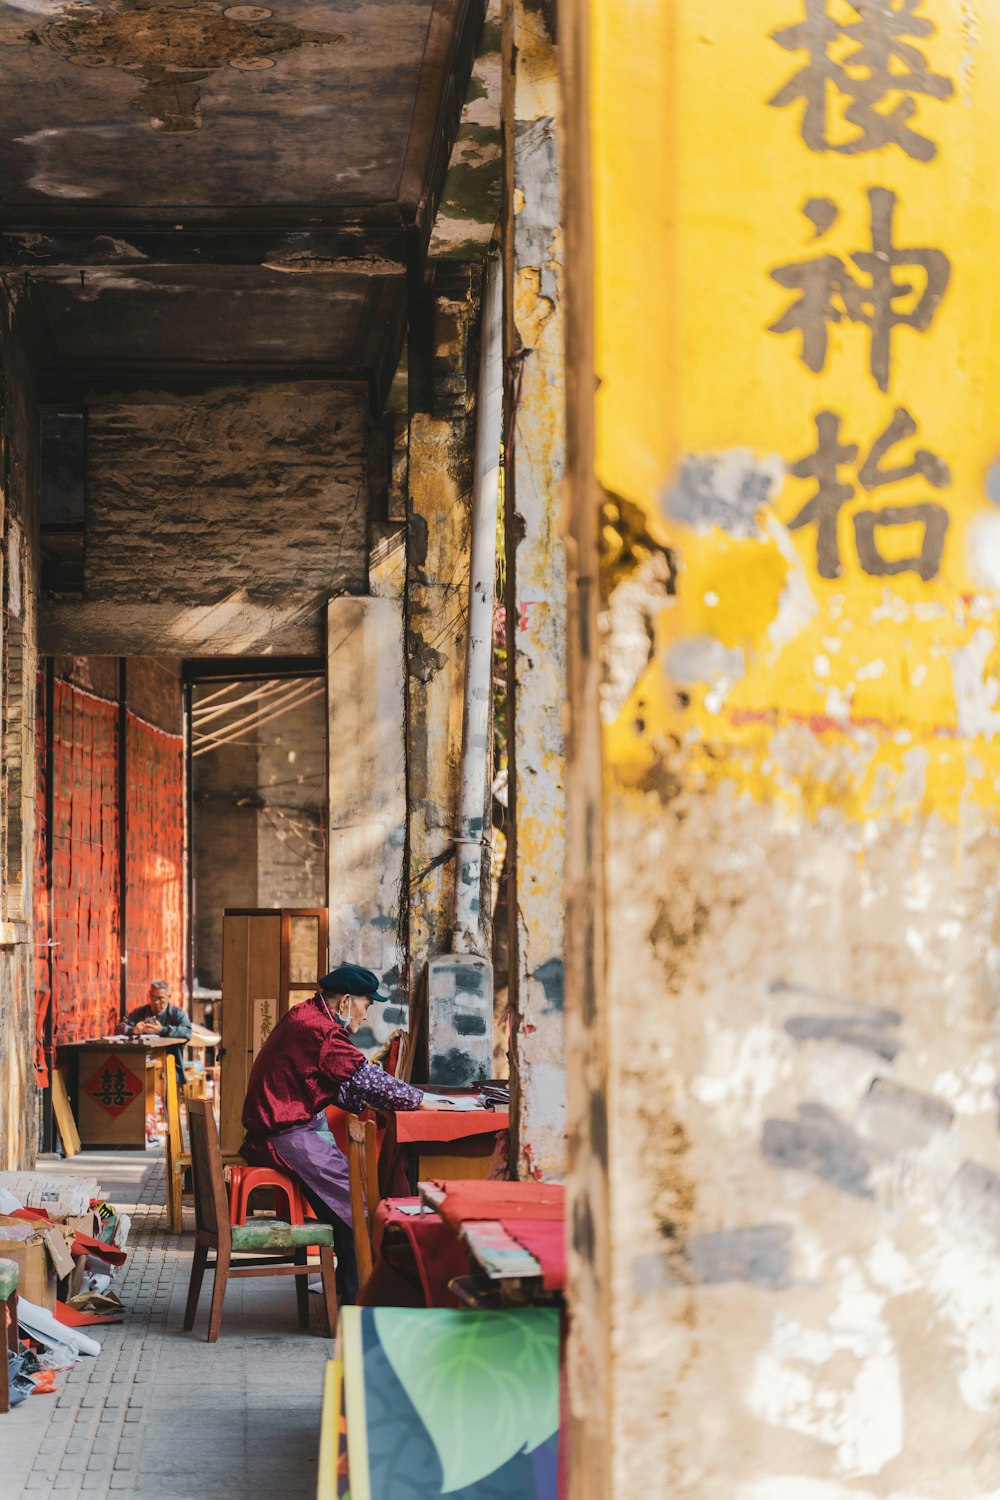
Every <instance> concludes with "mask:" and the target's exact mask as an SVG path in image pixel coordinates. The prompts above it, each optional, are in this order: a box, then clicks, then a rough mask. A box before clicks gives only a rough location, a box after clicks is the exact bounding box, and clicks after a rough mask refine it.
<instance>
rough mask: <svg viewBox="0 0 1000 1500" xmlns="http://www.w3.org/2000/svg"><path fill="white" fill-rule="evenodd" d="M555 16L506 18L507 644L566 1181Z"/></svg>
mask: <svg viewBox="0 0 1000 1500" xmlns="http://www.w3.org/2000/svg"><path fill="white" fill-rule="evenodd" d="M553 18H554V9H553V8H552V7H550V6H546V5H537V4H532V3H529V0H509V3H508V4H507V5H506V7H505V12H504V36H503V63H504V111H503V113H504V131H505V151H506V171H507V181H506V192H505V210H504V221H503V248H504V262H505V304H506V305H505V324H506V327H505V339H506V350H505V352H506V361H507V381H508V398H507V428H506V433H507V467H506V473H505V482H506V486H507V488H506V512H507V520H506V539H507V609H506V612H507V632H508V635H507V642H508V672H509V690H508V700H509V705H508V711H509V715H510V728H509V733H508V753H509V765H510V788H509V798H510V801H509V807H510V812H511V819H510V821H511V826H512V835H511V836H512V839H513V844H512V847H511V848H510V849H509V852H508V860H509V869H510V879H511V880H512V882H513V886H512V889H511V891H510V892H509V910H510V914H511V919H510V921H511V925H510V1005H511V1016H512V1051H511V1063H512V1070H511V1077H512V1106H513V1117H512V1132H513V1133H512V1153H513V1156H514V1159H515V1160H516V1163H517V1170H518V1173H519V1175H522V1176H535V1177H558V1176H561V1174H562V1172H563V1170H564V1166H565V1118H566V1104H565V1097H566V1091H565V1074H566V1055H565V1036H564V1028H563V1005H564V989H565V984H564V937H563V929H564V894H563V874H564V865H565V822H566V812H565V786H564V755H565V751H564V743H563V723H562V714H563V704H564V700H565V689H566V668H565V644H564V642H565V631H566V598H565V587H566V585H565V558H564V547H563V539H562V535H561V530H560V506H561V498H562V497H561V486H562V481H563V473H564V466H565V412H564V400H565V397H564V381H565V354H564V349H563V316H562V296H563V234H562V229H561V227H560V203H559V181H560V164H559V149H558V143H557V133H558V129H559V78H558V68H557V59H556V50H555V44H554V36H553V31H552V25H553Z"/></svg>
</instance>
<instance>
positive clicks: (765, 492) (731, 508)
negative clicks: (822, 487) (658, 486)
mask: <svg viewBox="0 0 1000 1500" xmlns="http://www.w3.org/2000/svg"><path fill="white" fill-rule="evenodd" d="M784 478H785V465H784V462H783V460H782V459H781V458H780V457H779V456H778V455H777V454H770V455H768V456H767V457H764V458H757V457H755V455H754V454H752V453H751V452H750V450H749V449H748V448H731V449H728V450H727V451H724V452H720V453H695V454H690V455H689V456H688V457H686V458H685V459H684V460H683V461H682V463H681V471H680V475H679V477H678V479H677V480H676V481H675V482H674V483H673V484H671V485H669V486H668V487H667V489H666V491H665V494H664V496H663V500H662V504H663V509H664V511H665V512H666V514H667V516H668V517H669V518H670V519H671V520H673V521H680V522H682V523H683V524H684V525H685V526H691V527H693V529H694V530H695V531H699V532H702V533H704V532H709V531H711V530H712V529H713V527H716V526H717V527H719V529H720V530H721V531H725V532H728V534H729V535H730V536H733V537H739V538H748V537H752V536H755V535H756V534H757V516H758V512H759V511H761V510H762V509H763V508H764V506H765V505H769V504H771V503H772V502H773V501H774V499H775V498H776V496H777V494H778V492H779V491H780V489H781V487H782V484H783V483H784Z"/></svg>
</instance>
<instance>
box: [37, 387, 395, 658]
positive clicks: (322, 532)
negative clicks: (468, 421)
mask: <svg viewBox="0 0 1000 1500" xmlns="http://www.w3.org/2000/svg"><path fill="white" fill-rule="evenodd" d="M366 454H367V390H366V389H365V388H363V387H360V386H352V385H343V384H334V383H329V382H325V381H316V382H299V383H294V382H285V383H276V384H272V385H267V386H253V387H248V386H239V385H230V386H223V387H219V388H215V389H212V390H210V391H207V392H205V393H202V394H198V395H190V394H188V395H176V394H170V393H167V392H164V391H147V392H140V393H137V394H134V395H128V396H113V397H107V398H95V399H93V400H92V401H90V402H89V403H88V408H87V540H86V580H85V593H84V597H83V598H82V599H80V600H62V601H58V602H55V603H53V604H52V605H51V606H50V607H49V608H48V609H47V610H46V614H45V621H44V634H45V648H46V650H49V651H52V652H53V653H54V652H57V651H62V650H69V651H74V652H91V653H94V654H141V655H158V654H172V655H183V656H198V655H203V654H208V655H214V654H223V655H241V654H264V653H276V654H287V655H320V654H322V651H323V649H324V618H325V615H324V611H325V607H326V601H327V599H328V598H329V597H330V595H331V594H336V593H339V592H356V591H363V590H364V588H365V587H366V585H367V574H366V563H367V539H366V524H367V508H368V482H367V458H366Z"/></svg>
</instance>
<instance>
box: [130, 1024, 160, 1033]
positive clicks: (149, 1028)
mask: <svg viewBox="0 0 1000 1500" xmlns="http://www.w3.org/2000/svg"><path fill="white" fill-rule="evenodd" d="M135 1029H136V1031H137V1032H138V1033H139V1034H140V1036H151V1035H153V1034H154V1033H155V1035H156V1036H159V1035H160V1023H159V1021H140V1022H139V1024H138V1026H137V1027H136V1028H135Z"/></svg>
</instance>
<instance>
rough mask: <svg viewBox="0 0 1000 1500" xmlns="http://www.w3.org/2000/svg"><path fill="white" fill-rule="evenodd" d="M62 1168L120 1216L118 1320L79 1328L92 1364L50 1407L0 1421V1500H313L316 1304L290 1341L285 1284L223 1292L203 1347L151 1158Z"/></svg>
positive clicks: (321, 1356) (183, 1240)
mask: <svg viewBox="0 0 1000 1500" xmlns="http://www.w3.org/2000/svg"><path fill="white" fill-rule="evenodd" d="M69 1166H73V1167H74V1168H76V1169H78V1170H79V1171H81V1172H82V1173H83V1174H84V1175H87V1176H95V1177H97V1178H98V1180H99V1181H100V1182H101V1184H102V1186H103V1188H104V1190H105V1192H106V1195H107V1196H108V1197H109V1198H110V1199H111V1201H112V1202H115V1203H117V1204H119V1205H120V1206H122V1207H124V1208H126V1210H127V1211H128V1212H130V1213H132V1214H133V1223H132V1234H131V1237H130V1240H129V1247H128V1248H129V1251H130V1254H129V1259H128V1262H127V1264H126V1266H125V1267H124V1268H123V1270H122V1271H121V1272H119V1274H118V1276H117V1277H116V1278H115V1282H114V1287H115V1290H116V1291H117V1292H118V1295H119V1296H120V1297H121V1299H122V1301H123V1302H124V1303H125V1306H126V1307H127V1308H128V1309H129V1314H128V1317H127V1318H126V1321H125V1322H124V1324H122V1325H120V1326H119V1327H117V1328H116V1327H111V1326H108V1327H102V1328H95V1329H94V1330H93V1331H94V1333H95V1335H96V1336H97V1337H98V1339H99V1340H100V1342H101V1343H102V1345H103V1348H102V1352H101V1354H100V1355H99V1356H98V1358H96V1359H84V1358H81V1360H80V1361H79V1363H78V1364H77V1365H76V1367H75V1368H74V1369H73V1370H71V1371H68V1372H63V1373H61V1374H60V1375H59V1376H58V1377H57V1386H58V1395H56V1396H31V1397H29V1398H28V1400H27V1401H24V1402H22V1403H21V1405H20V1406H17V1407H15V1408H14V1409H13V1410H12V1411H11V1412H10V1413H9V1414H8V1415H6V1416H0V1500H21V1497H22V1496H23V1497H24V1500H29V1497H31V1500H36V1497H41V1496H45V1495H59V1496H61V1497H73V1496H78V1495H79V1496H86V1497H88V1500H90V1497H93V1500H105V1497H109V1496H110V1497H114V1500H126V1497H134V1500H154V1497H155V1500H223V1497H225V1500H229V1497H232V1500H242V1497H244V1496H246V1495H247V1494H249V1493H251V1486H252V1493H253V1494H254V1495H255V1496H267V1495H277V1496H279V1497H280V1500H312V1497H313V1496H314V1495H315V1493H316V1462H317V1452H318V1446H319V1420H320V1400H321V1393H322V1382H323V1366H324V1362H325V1360H326V1359H327V1358H328V1356H329V1354H330V1352H331V1350H330V1345H329V1342H328V1341H327V1340H326V1339H325V1338H322V1337H320V1336H319V1335H318V1334H317V1332H316V1324H317V1319H318V1312H319V1309H318V1306H314V1307H313V1308H312V1309H311V1312H312V1319H313V1328H312V1330H311V1331H310V1332H309V1333H305V1332H300V1331H299V1328H298V1324H297V1320H296V1305H295V1292H294V1288H293V1282H292V1279H291V1278H290V1277H274V1278H256V1277H250V1278H245V1279H242V1280H240V1281H231V1282H230V1283H229V1287H228V1289H227V1292H226V1304H225V1311H224V1313H223V1321H222V1332H221V1334H220V1336H219V1340H218V1343H216V1344H207V1343H206V1342H205V1331H206V1327H207V1317H208V1301H209V1298H210V1295H211V1281H212V1278H211V1276H210V1275H209V1276H206V1278H205V1283H204V1286H203V1287H202V1294H201V1304H200V1309H199V1314H198V1319H197V1321H196V1323H195V1326H194V1329H193V1331H192V1332H191V1333H184V1332H183V1330H182V1328H181V1323H182V1320H183V1316H184V1303H185V1301H186V1298H187V1281H188V1275H189V1271H190V1258H191V1243H192V1236H191V1233H190V1230H189V1232H188V1233H187V1234H185V1235H183V1236H181V1237H177V1236H172V1235H168V1234H167V1233H166V1217H165V1213H164V1209H163V1162H162V1157H161V1156H160V1155H159V1154H158V1155H157V1156H156V1157H155V1158H154V1156H153V1153H152V1152H150V1153H147V1155H146V1156H145V1157H144V1158H139V1159H137V1158H136V1157H135V1156H134V1155H130V1154H128V1153H121V1154H112V1153H107V1154H101V1155H100V1156H98V1155H97V1154H96V1153H91V1152H88V1153H85V1154H84V1155H83V1156H80V1157H76V1158H74V1161H73V1162H72V1163H59V1164H58V1170H60V1171H62V1170H65V1169H66V1168H67V1167H69ZM186 1218H187V1219H188V1222H189V1223H190V1218H191V1216H190V1212H187V1213H186ZM309 1300H310V1303H313V1304H318V1302H319V1298H317V1297H310V1299H309Z"/></svg>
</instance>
